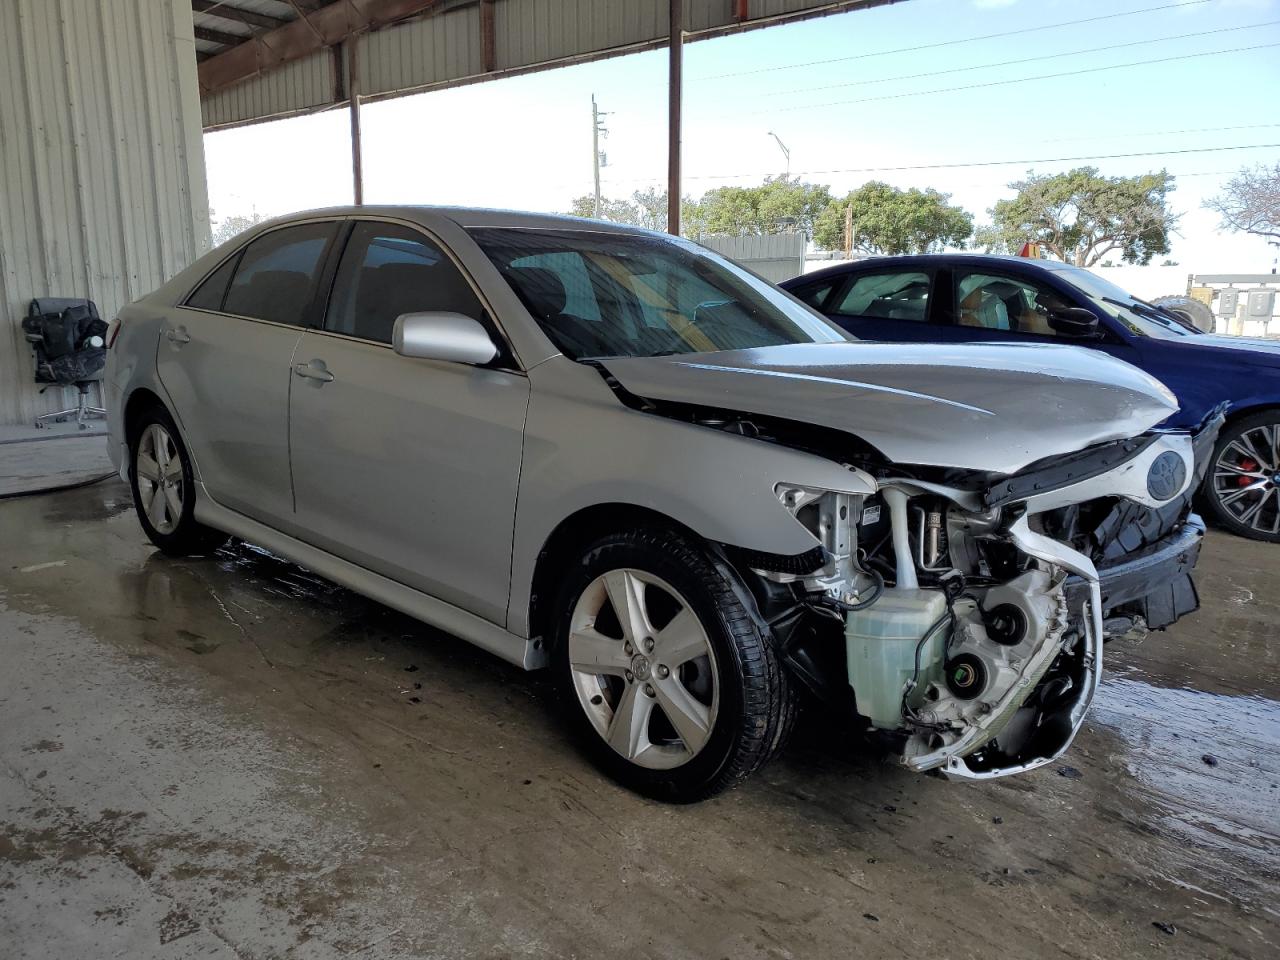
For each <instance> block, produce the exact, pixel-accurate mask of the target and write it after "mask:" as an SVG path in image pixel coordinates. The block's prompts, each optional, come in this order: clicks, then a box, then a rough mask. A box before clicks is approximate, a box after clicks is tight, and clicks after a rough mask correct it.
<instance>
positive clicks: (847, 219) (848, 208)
mask: <svg viewBox="0 0 1280 960" xmlns="http://www.w3.org/2000/svg"><path fill="white" fill-rule="evenodd" d="M844 258H845V259H846V260H852V259H853V204H852V203H846V204H845V205H844Z"/></svg>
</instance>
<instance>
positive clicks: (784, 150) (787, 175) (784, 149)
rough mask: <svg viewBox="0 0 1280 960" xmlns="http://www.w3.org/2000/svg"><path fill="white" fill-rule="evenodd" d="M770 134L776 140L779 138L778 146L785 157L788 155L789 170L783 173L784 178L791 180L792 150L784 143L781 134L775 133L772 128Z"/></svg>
mask: <svg viewBox="0 0 1280 960" xmlns="http://www.w3.org/2000/svg"><path fill="white" fill-rule="evenodd" d="M769 136H771V137H773V139H775V140H777V141H778V147H779V148H780V149H781V150H782V155H783V156H784V157H786V158H787V172H786V173H784V174H783V178H784V179H786V180H787V181H788V182H790V180H791V151H790V150H788V149H787V145H786V144H785V143H783V142H782V138H781V137H780V136H778V135H777V134H776V133H774V132H773V131H772V130H770V131H769Z"/></svg>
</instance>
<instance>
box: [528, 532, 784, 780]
mask: <svg viewBox="0 0 1280 960" xmlns="http://www.w3.org/2000/svg"><path fill="white" fill-rule="evenodd" d="M628 568H629V569H634V570H640V571H643V572H645V573H649V574H653V575H656V576H658V577H660V578H661V579H662V580H664V581H666V583H668V584H670V585H671V586H672V587H674V588H675V589H676V590H677V591H679V593H680V594H681V595H682V596H683V598H684V599H685V600H686V601H687V602H688V606H689V607H690V609H692V611H693V612H694V613H695V614H696V615H697V617H698V619H699V621H700V622H701V625H702V627H703V629H704V630H705V632H706V634H707V638H708V640H709V641H710V643H711V645H712V648H713V651H714V654H715V660H716V669H717V673H718V684H719V691H720V700H719V709H718V712H717V714H716V718H715V720H714V723H713V724H712V728H711V733H710V736H709V738H708V740H707V743H706V745H705V746H704V747H702V749H701V750H700V751H699V752H698V753H697V754H696V755H695V756H693V757H692V758H691V759H689V760H688V761H687V762H685V763H684V764H683V765H681V766H677V767H675V768H673V769H667V770H655V769H649V768H646V767H642V766H639V765H638V764H636V763H633V762H631V761H629V760H627V759H626V758H625V757H623V756H622V755H621V754H619V753H617V752H615V751H614V750H613V749H612V748H611V747H610V746H609V745H608V744H607V743H606V742H605V740H604V739H603V738H602V736H601V734H599V733H598V732H597V731H596V729H595V727H594V726H593V725H592V723H591V721H590V720H589V719H588V717H587V715H586V711H585V708H584V706H583V704H582V702H581V701H580V700H579V699H578V695H577V692H576V691H575V688H574V684H573V680H572V675H571V670H570V666H569V643H568V633H569V624H570V621H571V618H572V614H573V610H574V607H575V605H576V603H577V601H578V599H579V598H580V597H581V595H582V594H583V592H584V591H585V590H586V589H587V588H588V587H589V585H590V584H591V583H592V582H593V581H595V580H596V578H597V577H600V576H601V575H603V574H605V573H607V572H609V571H611V570H621V569H628ZM554 623H555V628H554V632H553V643H554V649H553V651H552V656H553V668H554V670H555V672H556V682H557V685H558V687H559V688H560V693H561V698H562V700H563V704H564V709H565V714H566V716H567V718H568V722H569V724H570V726H571V727H572V728H573V729H574V732H575V734H576V735H577V736H578V739H580V741H581V742H582V744H583V747H584V749H585V751H586V752H587V754H588V755H589V756H590V757H591V759H592V760H593V761H594V762H595V763H596V764H597V766H599V767H600V768H601V769H602V770H604V772H606V773H607V774H609V775H610V776H611V777H613V778H614V779H615V780H617V781H618V782H619V783H621V784H623V785H624V786H626V787H629V788H630V789H632V790H635V791H637V792H638V793H641V794H644V795H645V796H649V797H653V798H655V799H659V800H665V801H669V802H675V803H690V802H695V801H698V800H702V799H705V798H707V797H710V796H713V795H715V794H717V793H719V792H721V791H723V790H725V789H727V788H729V787H732V786H734V785H736V784H738V783H740V782H741V781H743V780H744V779H746V778H747V777H748V776H750V775H751V774H752V773H754V772H755V771H756V770H758V769H759V768H760V767H762V766H763V765H764V764H765V763H766V762H767V761H768V760H769V759H770V758H771V757H772V756H773V755H774V754H775V753H776V752H777V751H778V750H779V749H781V747H782V746H783V744H784V743H785V741H786V739H787V738H788V736H789V735H790V732H791V729H792V726H793V725H794V721H795V715H796V709H797V701H796V694H795V691H794V688H793V687H792V686H791V685H790V683H789V681H788V677H787V675H786V673H785V672H784V670H783V668H782V665H781V662H780V661H779V658H778V655H777V650H776V648H775V645H774V641H773V638H772V635H771V631H770V630H769V627H768V625H767V624H765V623H764V622H763V620H762V618H761V617H760V615H759V613H758V612H757V610H756V607H755V603H754V601H753V600H752V598H751V595H750V592H749V591H748V590H747V588H746V586H745V585H744V584H743V583H742V581H741V579H740V578H739V577H738V575H737V574H736V573H735V572H734V570H733V569H732V567H730V566H729V564H728V563H726V562H725V561H724V560H723V559H722V558H720V557H717V556H716V555H714V554H713V553H712V552H711V551H709V550H708V549H706V547H705V546H704V545H702V544H700V543H699V542H697V541H696V540H695V539H694V538H692V537H691V536H689V535H686V534H683V533H681V532H678V531H676V530H672V529H663V528H657V527H651V528H646V529H638V530H631V531H627V532H621V533H614V534H609V535H607V536H604V537H602V538H601V539H599V540H597V541H596V542H595V543H593V544H592V545H591V546H590V547H588V548H587V549H586V551H585V552H584V553H583V554H582V555H581V557H580V558H579V559H578V561H577V562H576V563H575V564H574V566H573V567H572V568H571V569H569V570H567V571H565V576H564V579H563V583H562V586H561V589H560V592H559V595H558V598H557V601H556V607H555V621H554Z"/></svg>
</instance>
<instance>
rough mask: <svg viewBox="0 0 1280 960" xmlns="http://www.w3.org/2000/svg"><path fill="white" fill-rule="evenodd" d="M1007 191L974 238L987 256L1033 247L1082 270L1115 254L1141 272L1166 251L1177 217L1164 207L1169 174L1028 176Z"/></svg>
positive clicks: (1093, 171)
mask: <svg viewBox="0 0 1280 960" xmlns="http://www.w3.org/2000/svg"><path fill="white" fill-rule="evenodd" d="M1009 186H1010V188H1011V189H1013V190H1017V191H1018V195H1017V196H1016V197H1014V198H1013V199H1011V200H1001V201H999V202H998V203H997V204H996V205H995V206H994V207H992V208H991V210H990V211H989V212H990V214H991V219H992V224H991V226H990V227H986V228H983V229H982V230H980V231H979V232H978V243H979V245H981V246H983V247H984V248H985V249H986V250H987V251H988V252H992V253H1014V252H1017V250H1018V249H1019V248H1020V247H1021V246H1022V245H1023V244H1024V243H1026V242H1027V241H1035V242H1037V243H1040V244H1041V245H1043V246H1044V248H1045V249H1046V250H1048V251H1049V252H1050V253H1052V254H1053V255H1054V256H1055V257H1057V258H1058V259H1059V260H1062V261H1064V262H1065V263H1073V264H1075V265H1076V266H1080V267H1091V266H1093V265H1094V264H1096V263H1098V262H1100V261H1101V260H1102V259H1103V258H1104V257H1105V256H1106V255H1107V254H1109V253H1113V252H1116V251H1119V253H1120V258H1121V259H1122V260H1124V261H1126V262H1128V263H1136V264H1141V265H1144V266H1145V265H1146V264H1148V263H1150V262H1151V258H1152V257H1154V256H1164V255H1165V254H1167V253H1169V234H1170V233H1171V232H1172V230H1173V229H1174V227H1176V226H1177V222H1178V217H1177V216H1176V215H1175V214H1174V213H1173V212H1172V211H1171V210H1170V209H1169V203H1168V195H1169V192H1170V191H1172V190H1173V176H1172V175H1171V174H1169V173H1168V172H1167V171H1165V170H1161V171H1160V172H1159V173H1147V174H1142V175H1141V176H1136V177H1104V176H1102V175H1101V174H1100V173H1099V172H1098V170H1097V168H1096V167H1080V168H1078V169H1076V170H1072V171H1070V172H1069V173H1060V174H1054V175H1052V176H1037V175H1036V174H1035V173H1034V172H1029V173H1028V174H1027V178H1026V179H1025V180H1021V181H1018V182H1016V183H1011V184H1010V185H1009Z"/></svg>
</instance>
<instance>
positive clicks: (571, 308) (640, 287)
mask: <svg viewBox="0 0 1280 960" xmlns="http://www.w3.org/2000/svg"><path fill="white" fill-rule="evenodd" d="M469 232H470V233H471V236H472V237H473V238H474V239H475V241H476V242H477V243H478V244H479V245H480V247H481V249H483V250H484V252H485V253H486V254H487V255H488V256H489V259H490V260H492V261H493V263H494V265H495V266H497V268H498V270H499V272H501V273H502V275H503V276H504V277H505V278H506V279H507V282H508V283H509V284H511V289H512V290H514V291H515V293H516V295H517V296H518V297H519V298H520V300H521V301H522V302H523V303H524V305H525V307H527V308H528V310H529V312H530V313H531V314H532V315H533V317H534V319H536V320H537V321H538V324H539V325H540V326H541V327H542V329H543V331H544V332H545V333H546V335H547V336H548V337H549V338H550V339H551V341H552V342H553V343H554V344H555V345H556V347H557V348H558V349H559V350H560V351H561V352H562V353H564V354H565V355H566V356H568V357H571V358H572V359H574V360H582V359H590V358H597V357H599V358H603V357H656V356H664V355H667V354H673V353H705V352H710V351H715V350H742V349H750V348H753V347H772V346H777V345H779V344H787V343H833V342H840V341H845V340H848V339H850V338H849V337H848V335H846V334H845V333H844V332H843V331H841V330H840V329H839V328H838V327H835V326H833V325H832V324H830V323H828V322H827V321H825V320H823V319H822V318H821V317H819V316H818V315H817V314H815V313H813V312H811V311H810V310H809V309H808V308H807V307H804V306H802V305H801V304H799V303H797V302H796V301H795V300H793V299H792V298H791V297H790V296H788V295H787V294H785V293H783V292H782V291H780V290H778V289H776V288H774V287H773V286H771V285H770V284H768V283H766V282H765V281H763V280H761V279H759V278H758V277H755V276H752V275H751V274H750V273H748V272H747V271H745V270H742V269H741V268H739V267H736V266H734V265H733V264H732V263H730V262H729V261H728V260H725V259H724V258H722V257H719V256H717V255H715V254H713V253H711V252H710V251H708V250H705V249H703V248H701V247H698V246H696V245H694V244H691V243H688V242H687V241H682V240H677V239H675V238H671V239H664V238H661V237H653V236H645V235H642V234H624V233H607V232H604V231H598V232H597V231H592V230H541V229H499V228H482V229H472V230H470V231H469Z"/></svg>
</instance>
